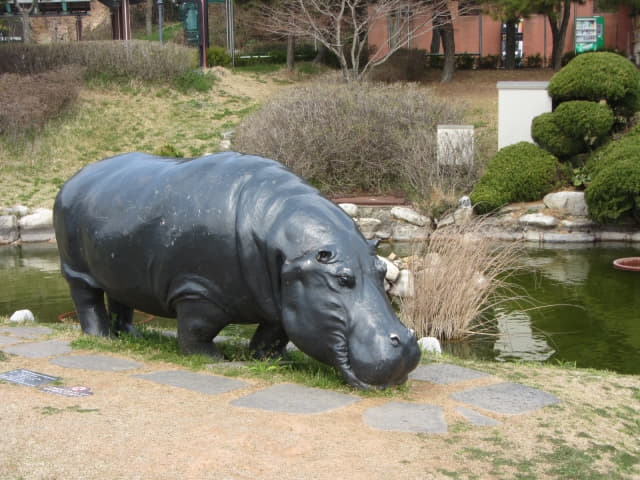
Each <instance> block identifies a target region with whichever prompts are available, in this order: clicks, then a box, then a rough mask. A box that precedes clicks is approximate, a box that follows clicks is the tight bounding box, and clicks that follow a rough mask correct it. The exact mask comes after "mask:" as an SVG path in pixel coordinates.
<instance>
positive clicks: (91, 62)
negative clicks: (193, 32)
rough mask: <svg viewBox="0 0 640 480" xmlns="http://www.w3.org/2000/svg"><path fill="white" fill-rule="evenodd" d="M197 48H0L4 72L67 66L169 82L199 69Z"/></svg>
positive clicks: (137, 44)
mask: <svg viewBox="0 0 640 480" xmlns="http://www.w3.org/2000/svg"><path fill="white" fill-rule="evenodd" d="M195 61H196V57H195V53H194V50H193V49H189V48H187V47H183V46H180V45H175V44H166V45H160V44H159V43H157V42H145V41H136V40H132V41H128V42H115V41H111V40H110V41H95V42H69V43H63V42H59V43H51V44H47V45H24V44H7V45H0V73H20V74H36V73H42V72H46V71H49V70H55V69H58V68H60V67H62V66H65V65H78V66H81V67H85V68H86V70H87V73H88V74H89V75H97V74H106V75H112V76H123V77H127V78H134V79H138V80H146V81H158V82H166V81H167V80H169V79H172V78H175V77H178V76H180V75H182V74H184V73H185V72H186V71H188V70H192V69H193V68H195V66H196V64H195Z"/></svg>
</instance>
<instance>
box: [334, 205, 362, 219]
mask: <svg viewBox="0 0 640 480" xmlns="http://www.w3.org/2000/svg"><path fill="white" fill-rule="evenodd" d="M338 206H339V207H340V208H341V209H342V210H344V211H345V213H346V214H347V215H349V216H350V217H351V218H353V217H357V216H358V206H357V205H356V204H355V203H339V204H338Z"/></svg>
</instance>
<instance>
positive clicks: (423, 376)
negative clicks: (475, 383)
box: [409, 363, 489, 385]
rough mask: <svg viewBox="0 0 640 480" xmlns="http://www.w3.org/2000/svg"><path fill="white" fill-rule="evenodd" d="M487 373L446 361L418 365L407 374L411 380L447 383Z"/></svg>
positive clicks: (486, 374)
mask: <svg viewBox="0 0 640 480" xmlns="http://www.w3.org/2000/svg"><path fill="white" fill-rule="evenodd" d="M488 376H489V374H488V373H484V372H479V371H477V370H471V369H470V368H464V367H458V366H457V365H449V364H448V363H432V364H430V365H420V366H419V367H418V368H416V369H415V370H414V371H413V372H411V373H410V374H409V378H410V379H411V380H421V381H423V382H431V383H437V384H439V385H447V384H449V383H456V382H462V381H465V380H473V379H475V378H481V377H488Z"/></svg>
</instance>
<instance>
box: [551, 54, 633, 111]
mask: <svg viewBox="0 0 640 480" xmlns="http://www.w3.org/2000/svg"><path fill="white" fill-rule="evenodd" d="M548 92H549V95H550V96H551V98H552V99H553V100H554V103H556V104H559V103H561V102H566V101H569V100H590V101H592V102H599V101H600V100H603V99H604V100H606V102H607V104H608V105H609V106H610V107H611V108H612V109H613V111H614V112H615V114H616V115H621V116H624V117H631V116H632V115H633V114H634V113H635V112H636V111H638V110H640V74H638V70H637V68H636V66H635V65H633V63H631V62H630V61H629V60H627V59H626V58H624V57H622V56H620V55H617V54H615V53H610V52H593V53H585V54H582V55H578V56H577V57H575V58H574V59H573V60H571V61H570V62H569V63H568V64H567V65H566V66H565V67H564V68H562V69H561V70H560V71H559V72H558V73H556V74H555V75H554V76H553V77H552V78H551V81H550V82H549V87H548Z"/></svg>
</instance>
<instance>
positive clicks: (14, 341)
mask: <svg viewBox="0 0 640 480" xmlns="http://www.w3.org/2000/svg"><path fill="white" fill-rule="evenodd" d="M49 333H51V329H49V328H47V327H40V326H36V327H1V328H0V350H2V351H4V352H5V353H8V354H12V355H18V356H22V357H26V358H48V357H51V359H50V360H49V362H50V363H52V364H54V365H58V366H62V367H65V368H76V369H84V370H93V371H104V372H122V371H132V375H131V376H132V377H133V378H138V379H142V380H145V381H149V382H155V383H160V384H164V385H170V386H172V387H176V388H185V389H188V390H193V391H196V392H200V393H202V394H205V395H219V394H222V393H225V392H229V391H232V390H236V389H240V388H243V387H246V386H248V385H249V384H247V383H246V382H244V381H242V380H237V379H231V378H227V377H224V376H219V375H211V374H206V373H194V372H189V371H185V370H163V371H157V372H152V373H147V374H133V371H135V370H136V369H139V368H141V367H143V366H144V365H142V364H140V363H137V362H132V361H129V360H124V359H121V358H116V357H111V356H108V355H98V354H88V355H79V354H73V352H72V349H71V347H70V346H69V343H68V342H64V341H60V340H42V337H43V336H46V335H48V334H49ZM1 373H5V372H0V374H1ZM42 373H46V372H42ZM410 378H411V379H412V380H414V381H419V382H430V383H432V384H436V385H452V386H453V387H455V386H456V385H457V384H460V389H459V390H456V391H455V392H453V393H451V394H449V396H448V398H449V399H451V400H453V401H455V402H458V403H461V404H463V405H464V406H462V405H458V406H456V407H455V411H456V412H457V413H458V414H459V415H461V416H462V417H463V418H465V419H466V420H467V421H468V422H469V423H470V424H472V425H474V426H479V427H481V426H491V425H499V424H500V423H501V422H500V421H498V420H496V419H494V418H491V417H489V416H487V415H485V414H484V413H488V414H498V415H502V416H505V415H523V414H527V413H529V412H531V411H533V410H536V409H538V408H542V407H545V406H547V405H550V404H553V403H557V402H559V400H558V399H557V398H556V397H554V396H553V395H551V394H549V393H546V392H543V391H541V390H538V389H535V388H531V387H526V386H524V385H519V384H516V383H507V382H504V383H493V384H491V385H487V386H480V387H470V388H465V382H468V381H470V380H475V379H479V378H488V379H491V378H492V377H491V376H490V375H489V374H487V373H484V372H479V371H476V370H471V369H468V368H463V367H459V366H456V365H450V364H430V365H421V366H419V367H418V368H417V369H416V370H414V371H413V372H412V373H411V375H410ZM359 401H360V397H358V396H357V395H348V394H343V393H337V392H332V391H329V390H322V389H317V388H308V387H303V386H300V385H293V384H277V385H273V386H270V387H268V388H265V389H262V390H259V391H257V392H254V393H251V394H248V395H245V396H243V397H240V398H238V399H236V400H233V401H231V404H232V405H234V406H236V407H238V408H251V409H260V410H268V411H273V412H281V413H288V414H297V415H318V414H322V413H324V412H327V411H330V410H335V409H338V408H343V407H346V406H348V405H351V404H354V403H357V402H359ZM483 412H484V413H483ZM363 420H364V422H365V423H366V424H367V425H368V426H370V427H371V428H374V429H379V430H387V431H400V432H413V433H428V434H441V433H446V432H447V431H448V424H447V421H446V416H445V411H444V408H443V407H442V406H441V405H432V404H428V403H419V402H404V401H389V402H387V403H386V404H384V405H381V406H379V407H375V408H369V409H367V410H365V411H364V412H363ZM504 421H508V419H506V420H504Z"/></svg>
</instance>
